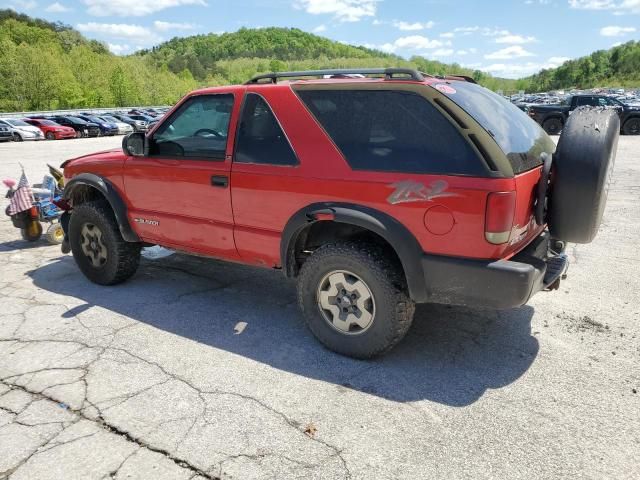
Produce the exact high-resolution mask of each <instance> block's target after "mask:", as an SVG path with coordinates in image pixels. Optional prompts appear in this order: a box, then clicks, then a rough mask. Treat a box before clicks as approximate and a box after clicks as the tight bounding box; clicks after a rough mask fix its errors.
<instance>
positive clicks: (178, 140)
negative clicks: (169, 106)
mask: <svg viewBox="0 0 640 480" xmlns="http://www.w3.org/2000/svg"><path fill="white" fill-rule="evenodd" d="M232 108H233V95H200V96H197V97H192V98H190V99H189V100H187V101H186V102H185V103H183V104H182V105H181V106H180V108H179V109H178V110H177V111H176V113H174V114H173V115H172V117H171V118H170V119H169V120H168V121H166V122H164V123H163V124H162V125H161V126H160V128H159V129H158V131H157V132H156V133H155V134H154V136H153V140H152V141H151V144H150V154H151V155H157V156H169V157H191V158H215V159H224V156H225V150H226V147H227V135H228V133H229V120H230V119H231V110H232Z"/></svg>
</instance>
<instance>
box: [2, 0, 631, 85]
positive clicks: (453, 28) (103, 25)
mask: <svg viewBox="0 0 640 480" xmlns="http://www.w3.org/2000/svg"><path fill="white" fill-rule="evenodd" d="M0 7H3V8H6V7H9V8H13V9H14V10H17V11H19V12H24V13H27V14H29V15H32V16H37V17H41V18H45V19H47V20H51V21H62V22H64V23H67V24H70V25H72V26H73V27H75V28H77V29H78V30H80V31H81V32H82V33H83V34H84V35H86V36H87V37H89V38H95V39H98V40H101V41H104V42H106V43H107V44H108V45H109V48H110V49H111V50H112V51H113V52H114V53H117V54H127V53H131V52H133V51H135V50H136V49H140V48H144V47H150V46H153V45H154V44H157V43H159V42H161V41H163V40H168V39H170V38H172V37H174V36H188V35H193V34H197V33H209V32H216V33H220V32H232V31H235V30H237V29H239V28H241V27H251V28H258V27H266V26H281V27H297V28H301V29H303V30H306V31H309V32H315V33H317V34H319V35H323V36H326V37H328V38H331V39H333V40H338V41H342V42H346V43H350V44H354V45H366V46H369V47H374V48H379V49H381V50H385V51H389V52H394V53H396V54H398V55H401V56H403V57H410V56H412V55H423V56H425V57H426V58H430V59H437V60H441V61H443V62H447V63H450V62H458V63H460V64H461V65H465V66H468V67H470V68H477V69H481V70H484V71H488V72H490V73H492V74H493V75H496V76H501V77H508V78H518V77H522V76H526V75H529V74H531V73H534V72H536V71H538V70H540V69H541V68H545V67H553V66H557V65H559V64H561V63H562V62H563V61H564V60H566V59H569V58H575V57H579V56H582V55H586V54H588V53H591V52H592V51H594V50H598V49H607V48H610V47H612V46H613V45H616V44H618V43H621V42H625V41H628V40H638V39H640V0H511V1H507V0H493V1H489V0H486V1H471V0H76V1H72V0H0Z"/></svg>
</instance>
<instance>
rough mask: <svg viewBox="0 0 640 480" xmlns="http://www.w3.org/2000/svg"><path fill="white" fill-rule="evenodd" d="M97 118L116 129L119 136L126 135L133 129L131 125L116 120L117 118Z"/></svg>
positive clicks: (100, 116)
mask: <svg viewBox="0 0 640 480" xmlns="http://www.w3.org/2000/svg"><path fill="white" fill-rule="evenodd" d="M97 118H99V119H101V120H104V121H105V122H108V123H111V124H113V125H115V126H116V127H117V128H118V134H119V135H126V134H128V133H131V132H133V127H132V126H131V125H129V124H128V123H125V122H123V121H122V120H118V119H117V118H115V117H112V116H110V115H99V116H98V117H97Z"/></svg>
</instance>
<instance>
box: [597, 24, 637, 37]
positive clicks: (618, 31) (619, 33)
mask: <svg viewBox="0 0 640 480" xmlns="http://www.w3.org/2000/svg"><path fill="white" fill-rule="evenodd" d="M635 31H636V29H635V27H617V26H613V25H612V26H610V27H604V28H602V29H600V35H602V36H603V37H624V36H625V35H627V34H628V33H634V32H635Z"/></svg>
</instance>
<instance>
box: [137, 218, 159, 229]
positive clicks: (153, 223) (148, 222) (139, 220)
mask: <svg viewBox="0 0 640 480" xmlns="http://www.w3.org/2000/svg"><path fill="white" fill-rule="evenodd" d="M133 221H134V222H136V223H142V224H144V225H151V226H152V227H157V226H158V225H160V222H159V221H157V220H147V219H146V218H134V219H133Z"/></svg>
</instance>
